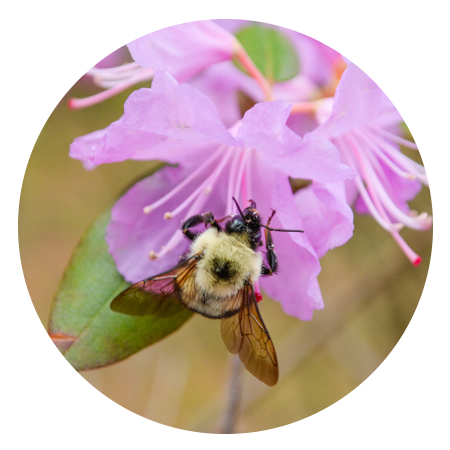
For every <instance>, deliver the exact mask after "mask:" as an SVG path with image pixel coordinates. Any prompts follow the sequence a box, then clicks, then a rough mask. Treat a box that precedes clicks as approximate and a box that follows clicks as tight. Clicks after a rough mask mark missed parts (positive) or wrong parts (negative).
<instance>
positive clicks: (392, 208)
mask: <svg viewBox="0 0 450 450" xmlns="http://www.w3.org/2000/svg"><path fill="white" fill-rule="evenodd" d="M348 138H349V139H350V141H351V143H352V146H353V148H354V150H355V152H356V153H355V154H356V157H357V158H359V159H360V161H361V165H362V167H363V171H364V172H365V173H364V175H365V179H366V183H368V184H369V183H373V193H372V197H373V196H374V195H375V196H376V197H378V198H379V199H380V201H381V204H382V206H381V205H380V208H382V209H383V210H384V208H386V210H387V212H389V213H390V214H391V215H392V216H393V217H394V218H395V219H396V220H398V221H399V222H402V223H404V224H405V225H406V226H408V227H409V228H412V229H414V230H422V229H426V228H429V227H430V226H431V222H430V220H429V218H428V214H427V213H422V214H420V215H419V216H417V217H415V218H412V217H411V216H409V215H408V214H405V213H404V212H403V211H402V210H401V209H400V208H399V207H398V206H397V205H396V204H395V203H394V202H393V201H392V199H391V197H390V196H389V195H388V194H387V192H386V190H385V188H384V186H383V185H382V184H381V183H380V180H379V178H378V177H377V176H376V174H375V172H374V170H373V165H372V164H370V163H369V162H368V161H367V155H366V154H365V153H364V152H363V151H361V150H362V148H361V147H359V146H357V145H356V141H355V140H354V139H353V138H352V136H351V135H349V137H348ZM375 191H376V194H375ZM383 207H384V208H383ZM380 208H379V210H380ZM380 212H381V210H380Z"/></svg>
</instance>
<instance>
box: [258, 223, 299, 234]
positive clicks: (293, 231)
mask: <svg viewBox="0 0 450 450" xmlns="http://www.w3.org/2000/svg"><path fill="white" fill-rule="evenodd" d="M261 226H262V227H264V228H267V229H268V230H270V231H284V232H286V233H304V231H303V230H281V229H279V228H270V227H268V226H266V225H263V224H261Z"/></svg>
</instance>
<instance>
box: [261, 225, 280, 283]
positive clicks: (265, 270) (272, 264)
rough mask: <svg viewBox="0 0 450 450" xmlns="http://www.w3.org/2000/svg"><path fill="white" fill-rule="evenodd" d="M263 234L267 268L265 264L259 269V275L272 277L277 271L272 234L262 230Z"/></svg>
mask: <svg viewBox="0 0 450 450" xmlns="http://www.w3.org/2000/svg"><path fill="white" fill-rule="evenodd" d="M264 234H265V236H266V250H267V253H266V262H267V266H266V265H265V264H263V265H262V267H261V275H273V274H274V273H276V272H277V270H278V258H277V254H276V253H275V250H274V247H275V245H274V243H273V239H272V233H271V232H270V231H269V230H267V229H266V230H264Z"/></svg>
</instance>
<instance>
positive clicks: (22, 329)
mask: <svg viewBox="0 0 450 450" xmlns="http://www.w3.org/2000/svg"><path fill="white" fill-rule="evenodd" d="M130 9H132V11H130ZM2 16H3V21H2V22H3V25H2V26H3V28H2V29H1V33H2V52H3V56H2V66H3V67H4V68H3V69H2V71H1V72H0V73H1V74H2V84H1V86H2V93H1V98H2V100H3V101H2V102H1V112H2V118H3V120H2V125H3V126H2V128H4V129H3V131H2V138H3V137H6V142H4V141H3V147H2V156H3V159H2V160H3V170H2V176H1V182H2V193H3V195H2V206H3V207H2V231H3V233H2V252H1V258H0V261H1V264H2V272H1V273H2V274H3V293H4V294H3V299H2V303H3V308H2V326H1V327H0V329H1V331H0V332H1V335H2V338H1V345H2V352H1V357H2V363H3V364H2V366H3V370H2V371H1V375H0V376H1V377H2V380H1V381H2V382H1V384H0V385H1V387H2V390H3V393H2V402H1V414H2V415H4V417H2V418H0V419H1V423H2V428H3V432H2V433H1V438H0V439H1V441H4V442H3V446H2V447H3V448H6V449H16V448H30V447H31V448H39V447H40V446H41V445H42V446H43V445H45V446H46V447H47V448H51V447H57V448H64V449H72V448H73V449H75V448H76V449H80V448H81V449H93V448H96V449H99V448H108V449H116V448H126V449H133V448H149V447H153V448H157V446H161V445H162V446H164V448H170V449H171V448H177V447H179V446H180V447H182V448H186V447H188V448H189V447H191V446H194V445H195V447H196V448H199V449H203V448H207V447H208V448H209V447H214V448H215V449H222V448H230V447H231V446H233V447H234V448H243V447H244V446H245V447H246V448H255V446H256V445H258V446H260V448H269V447H270V445H272V446H274V447H275V446H276V447H279V446H285V445H289V446H290V445H293V446H295V447H299V448H314V449H325V448H328V447H330V446H332V447H334V448H335V447H344V446H345V447H346V448H347V449H360V448H363V449H372V448H380V447H382V448H387V449H391V448H408V449H410V448H418V447H421V448H443V447H444V446H445V444H444V443H445V442H448V440H449V439H448V431H446V429H447V426H448V420H446V418H447V417H446V416H447V414H446V410H447V409H448V401H449V400H450V398H449V387H448V384H449V378H450V377H449V368H448V353H449V352H448V328H449V326H448V322H449V297H450V296H449V293H448V288H447V287H446V282H447V280H448V278H449V273H448V271H449V262H448V255H449V237H448V236H449V231H448V230H447V229H448V227H449V224H450V217H449V216H450V215H449V212H448V211H449V208H448V204H449V180H450V177H449V163H450V158H449V150H450V149H449V145H448V143H449V141H450V138H449V126H448V124H449V119H450V114H449V111H448V106H449V105H450V88H449V79H450V77H449V73H450V65H449V51H448V45H449V43H450V33H449V26H448V17H449V14H448V11H447V10H446V2H444V1H435V0H431V1H427V2H411V1H404V0H401V1H397V0H390V1H386V0H377V1H371V2H364V1H361V0H359V1H349V0H340V1H330V0H327V1H323V0H309V1H308V2H300V1H291V2H288V1H285V0H274V1H272V2H268V1H263V0H259V1H248V0H247V1H243V0H238V1H237V0H227V1H226V2H220V3H219V2H217V3H213V2H207V1H200V0H197V1H194V0H189V1H187V0H185V1H183V2H181V1H170V2H165V1H160V2H157V1H152V2H150V1H148V2H142V1H140V2H138V1H135V0H127V1H123V2H117V1H114V0H109V1H105V0H96V1H93V0H90V1H86V0H77V1H76V2H60V1H58V2H57V1H48V0H41V1H39V2H31V1H25V2H17V3H15V4H13V3H12V2H8V6H7V7H6V8H5V7H4V8H3V13H2ZM210 18H241V19H252V20H259V21H262V22H270V23H276V24H278V25H283V26H285V27H287V28H293V29H296V30H297V31H301V32H302V33H305V34H308V35H310V36H312V37H314V38H316V39H318V40H320V41H322V42H324V43H326V44H328V45H330V46H331V47H333V48H334V49H336V50H337V51H339V52H341V53H343V54H344V55H345V56H347V57H348V58H349V59H350V60H352V61H354V62H355V63H356V64H358V65H359V66H360V67H361V68H362V69H363V70H364V71H365V72H366V73H367V74H369V75H370V76H371V77H372V78H373V79H374V80H375V81H376V82H377V83H378V85H379V86H380V87H381V88H382V90H383V91H384V92H385V93H386V94H387V95H388V97H389V98H390V99H391V100H392V101H393V103H394V104H395V105H396V106H397V108H398V109H399V111H400V113H401V115H402V116H403V118H404V119H405V121H406V123H407V124H408V126H409V128H410V129H411V131H412V133H413V136H414V138H415V140H416V142H417V143H418V146H419V148H420V150H421V155H422V157H423V160H424V162H425V166H426V169H427V173H428V176H429V179H430V180H431V181H430V183H431V192H432V200H433V212H434V219H435V226H434V246H433V256H432V262H431V266H430V271H429V276H428V280H427V283H426V286H425V291H424V294H423V296H422V300H421V301H420V303H419V306H418V309H417V311H416V314H415V315H414V317H413V319H412V321H411V323H410V325H409V327H408V329H407V330H406V332H405V334H404V336H403V337H402V339H401V340H400V342H399V344H398V345H397V346H396V347H395V349H394V350H393V352H392V353H391V355H390V356H389V357H388V358H387V360H386V361H385V362H384V363H383V364H382V365H381V366H380V368H379V369H377V370H376V372H375V373H374V374H373V375H372V376H370V378H369V379H368V380H367V381H365V382H364V383H363V384H362V385H361V386H360V387H358V388H357V389H356V390H355V391H353V392H352V393H350V394H349V395H347V396H346V397H345V398H344V399H342V400H341V401H339V402H338V403H336V404H334V405H333V406H331V407H329V408H327V409H326V410H324V411H322V412H320V413H318V414H316V415H314V416H311V417H309V418H307V419H304V420H302V421H300V422H297V423H295V424H292V425H289V426H285V427H282V428H278V429H274V430H269V431H265V432H260V433H251V434H245V435H231V436H223V435H209V434H200V433H192V432H186V431H182V430H176V429H173V428H170V427H165V426H162V425H159V424H156V423H153V422H151V421H149V420H147V419H144V418H142V417H140V416H137V415H135V414H133V413H131V412H129V411H128V410H126V409H124V408H122V407H121V406H119V405H117V404H115V403H114V402H112V401H111V400H109V399H108V398H107V397H105V396H103V395H102V394H101V393H99V392H98V391H97V390H96V389H95V388H93V387H92V386H91V385H90V384H89V383H87V382H86V381H84V379H83V378H82V377H81V376H79V375H78V374H77V373H76V372H75V371H74V370H73V369H72V368H71V367H70V366H69V365H68V364H67V363H66V362H65V361H64V360H63V358H61V357H60V356H59V353H58V351H57V350H56V348H55V347H53V345H52V344H51V343H50V341H49V339H48V337H47V335H46V332H45V330H44V328H43V327H42V325H41V323H40V321H39V319H38V317H37V314H36V313H35V311H34V309H33V306H32V304H31V302H30V299H29V295H28V292H27V290H26V286H25V283H24V280H23V273H22V270H21V265H20V259H19V252H18V245H17V211H18V204H19V197H20V189H21V184H22V179H23V176H24V172H25V169H26V164H27V162H28V158H29V156H30V153H31V150H32V148H33V146H34V143H35V141H36V139H37V137H38V135H39V132H40V130H41V129H42V127H43V126H44V124H45V121H46V120H47V118H48V116H49V115H50V114H51V112H52V110H53V108H54V107H55V106H56V104H57V103H58V101H59V100H60V99H61V97H62V96H63V95H64V94H65V93H66V92H67V90H68V89H69V88H70V87H71V86H72V85H73V84H74V83H75V81H77V79H78V78H79V77H80V76H81V75H82V74H83V73H84V72H86V70H88V69H89V68H90V67H91V66H92V65H93V64H94V63H96V62H97V61H98V60H100V59H101V58H103V57H104V56H105V55H107V54H108V53H110V52H111V51H113V50H115V49H116V48H118V47H119V46H121V45H123V44H124V43H126V42H129V41H131V40H133V39H135V38H137V37H139V36H141V35H143V34H146V33H148V32H150V31H154V30H155V29H159V28H164V27H166V26H169V25H173V24H176V23H180V22H187V21H192V20H200V19H210ZM5 219H6V220H5ZM444 436H445V437H444ZM447 445H448V444H447Z"/></svg>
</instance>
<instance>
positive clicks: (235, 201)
mask: <svg viewBox="0 0 450 450" xmlns="http://www.w3.org/2000/svg"><path fill="white" fill-rule="evenodd" d="M231 198H232V199H233V200H234V203H236V206H237V209H238V210H239V212H240V214H241V216H242V220H244V214H242V211H241V208H239V205H238V202H237V200H236V199H235V198H234V197H231Z"/></svg>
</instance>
